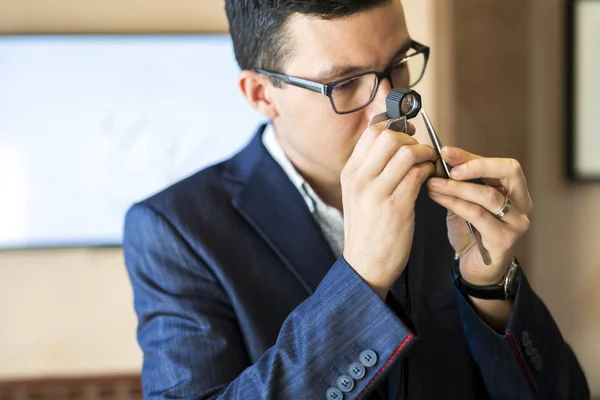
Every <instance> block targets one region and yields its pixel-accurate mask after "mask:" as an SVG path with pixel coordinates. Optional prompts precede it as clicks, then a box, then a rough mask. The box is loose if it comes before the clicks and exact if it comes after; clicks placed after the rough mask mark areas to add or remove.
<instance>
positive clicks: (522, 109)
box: [438, 0, 600, 396]
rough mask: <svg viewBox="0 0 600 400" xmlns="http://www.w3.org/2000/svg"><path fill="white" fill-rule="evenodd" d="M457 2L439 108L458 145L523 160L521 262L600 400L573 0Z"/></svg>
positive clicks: (596, 205)
mask: <svg viewBox="0 0 600 400" xmlns="http://www.w3.org/2000/svg"><path fill="white" fill-rule="evenodd" d="M439 1H442V0H439ZM449 2H450V3H451V6H447V7H450V8H451V9H452V15H450V16H448V15H442V16H441V18H444V19H448V18H449V19H450V23H449V25H450V28H449V30H450V32H452V35H453V40H451V41H449V43H448V44H449V45H450V46H451V56H450V59H451V61H450V62H449V65H451V66H452V68H453V71H452V72H450V73H449V78H450V79H451V81H452V85H453V87H452V88H451V91H450V93H451V94H450V95H448V96H446V97H445V99H444V102H443V104H442V105H441V106H440V107H442V108H448V109H450V110H452V113H453V114H454V115H453V117H452V120H451V124H452V125H453V129H452V131H453V132H454V136H453V140H454V143H455V144H457V145H459V146H462V147H465V148H467V149H469V150H471V151H473V152H475V153H478V154H483V155H486V156H503V157H514V158H517V159H518V160H520V161H521V164H522V165H523V168H524V171H525V174H526V177H527V179H528V182H529V188H530V192H531V195H532V198H533V200H534V204H535V209H534V212H533V214H532V216H531V220H532V225H531V229H530V232H529V234H528V236H527V237H526V239H525V241H524V243H523V246H521V247H520V248H519V249H518V255H519V257H520V259H521V261H522V262H523V266H524V268H525V270H526V272H527V275H528V277H529V279H530V283H531V284H532V286H533V288H534V290H535V291H536V292H537V293H538V294H539V296H540V297H541V298H542V300H543V301H544V302H545V303H546V305H547V306H548V308H549V309H550V311H551V313H552V315H553V316H554V318H555V320H556V321H557V323H558V325H559V327H560V328H561V332H562V333H563V336H564V337H565V339H566V340H567V342H568V343H569V344H570V345H571V346H572V347H573V349H574V351H575V353H576V355H577V356H578V358H579V360H580V362H581V364H582V367H583V369H584V371H585V373H586V375H587V377H588V381H589V383H590V388H591V390H592V393H593V396H600V346H598V337H600V318H598V317H599V316H600V292H599V291H598V290H597V289H598V286H599V285H600V255H599V254H598V252H597V243H598V238H599V237H600V184H599V183H595V184H593V183H591V184H576V183H572V182H568V181H567V180H566V178H565V176H564V172H563V171H565V164H564V163H565V157H564V154H565V150H564V143H565V135H566V132H565V129H564V113H563V110H564V107H565V104H566V100H567V99H566V97H565V93H564V86H565V76H566V74H565V68H564V65H565V60H564V51H563V45H564V38H565V31H564V22H565V18H566V17H565V12H564V11H565V4H564V3H565V2H564V1H562V0H533V1H527V2H523V1H522V0H506V1H502V2H481V1H479V0H450V1H449ZM438 4H439V3H438ZM447 78H448V77H446V79H447Z"/></svg>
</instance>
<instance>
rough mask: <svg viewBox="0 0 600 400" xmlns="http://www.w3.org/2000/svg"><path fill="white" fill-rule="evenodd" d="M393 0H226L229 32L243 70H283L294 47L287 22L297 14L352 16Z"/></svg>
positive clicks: (330, 17)
mask: <svg viewBox="0 0 600 400" xmlns="http://www.w3.org/2000/svg"><path fill="white" fill-rule="evenodd" d="M389 1H390V0H225V11H226V12H227V18H228V19H229V31H230V33H231V37H232V39H233V47H234V50H235V56H236V59H237V62H238V64H239V66H240V68H242V69H252V68H262V69H265V70H270V71H274V72H282V68H283V64H284V62H285V60H286V59H287V58H288V57H289V56H290V55H291V52H292V50H291V49H290V48H289V46H286V44H287V43H286V41H287V39H288V35H287V34H288V32H287V23H288V21H289V19H290V17H291V16H292V15H294V14H296V13H298V14H303V15H306V16H310V17H317V18H320V19H326V20H334V19H343V18H348V17H351V16H353V15H355V14H359V13H361V12H364V11H368V10H370V9H373V8H376V7H380V6H383V5H385V4H386V3H388V2H389Z"/></svg>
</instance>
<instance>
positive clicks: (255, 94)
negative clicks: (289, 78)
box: [238, 70, 279, 121]
mask: <svg viewBox="0 0 600 400" xmlns="http://www.w3.org/2000/svg"><path fill="white" fill-rule="evenodd" d="M238 84H239V85H240V90H241V91H242V94H243V95H244V97H246V100H248V103H250V105H251V106H252V107H254V109H255V110H257V111H258V112H259V113H261V114H262V115H263V116H264V117H265V118H267V119H269V120H271V121H272V120H274V119H275V118H277V116H278V115H279V113H278V112H277V108H276V107H275V104H274V103H273V96H272V92H273V90H275V87H274V86H273V84H272V83H271V81H270V80H269V78H267V77H266V76H264V75H262V74H260V73H258V72H255V71H250V70H243V71H242V72H241V73H240V76H239V78H238Z"/></svg>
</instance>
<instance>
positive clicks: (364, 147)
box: [347, 121, 387, 169]
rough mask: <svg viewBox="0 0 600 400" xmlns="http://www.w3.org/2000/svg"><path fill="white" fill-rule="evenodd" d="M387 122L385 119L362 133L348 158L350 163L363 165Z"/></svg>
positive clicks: (351, 164) (355, 165)
mask: <svg viewBox="0 0 600 400" xmlns="http://www.w3.org/2000/svg"><path fill="white" fill-rule="evenodd" d="M386 123H387V122H386V121H383V122H380V123H378V124H374V125H371V126H370V127H368V128H367V129H365V131H364V132H363V133H362V135H360V138H359V139H358V142H357V143H356V145H355V146H354V150H353V151H352V154H351V155H350V158H349V159H348V163H347V164H348V165H350V166H354V167H359V166H361V165H362V163H363V160H364V159H365V157H366V156H367V154H368V153H369V150H371V147H372V146H373V144H374V143H375V141H376V140H377V138H378V137H379V135H380V134H381V132H382V131H383V130H384V128H385V126H386ZM353 169H354V168H353Z"/></svg>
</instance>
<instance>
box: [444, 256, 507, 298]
mask: <svg viewBox="0 0 600 400" xmlns="http://www.w3.org/2000/svg"><path fill="white" fill-rule="evenodd" d="M459 263H460V260H459V259H456V260H454V265H453V266H452V280H453V281H454V285H456V287H457V288H458V289H459V290H460V291H462V292H463V293H465V294H467V295H469V296H471V297H475V298H477V299H484V300H506V299H508V298H510V297H512V296H514V295H515V293H516V288H517V285H518V283H517V282H511V285H510V286H508V287H507V284H506V282H505V281H504V280H503V281H502V282H500V283H498V284H497V285H486V286H478V285H473V284H471V283H469V282H467V281H466V280H465V279H464V278H463V277H462V276H461V274H460V264H459ZM515 263H516V261H515ZM515 278H517V277H516V276H515Z"/></svg>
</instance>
